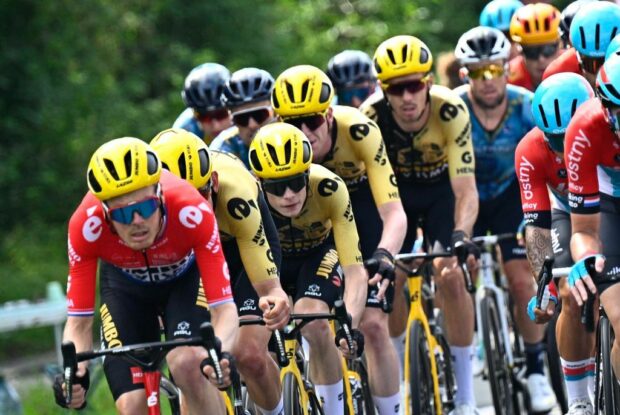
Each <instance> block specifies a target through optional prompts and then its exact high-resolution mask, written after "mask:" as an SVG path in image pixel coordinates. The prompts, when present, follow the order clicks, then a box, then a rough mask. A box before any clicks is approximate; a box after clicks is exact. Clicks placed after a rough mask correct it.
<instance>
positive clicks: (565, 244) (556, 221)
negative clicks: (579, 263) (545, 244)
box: [551, 209, 573, 268]
mask: <svg viewBox="0 0 620 415" xmlns="http://www.w3.org/2000/svg"><path fill="white" fill-rule="evenodd" d="M570 237H571V225H570V214H568V213H567V212H564V211H563V210H559V209H553V210H552V211H551V245H552V246H553V256H554V258H555V261H554V262H553V267H554V268H564V267H570V266H572V265H573V258H572V257H571V254H570Z"/></svg>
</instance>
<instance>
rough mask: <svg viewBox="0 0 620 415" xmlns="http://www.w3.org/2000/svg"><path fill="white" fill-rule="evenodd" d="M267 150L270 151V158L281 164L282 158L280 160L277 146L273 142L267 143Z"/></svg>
mask: <svg viewBox="0 0 620 415" xmlns="http://www.w3.org/2000/svg"><path fill="white" fill-rule="evenodd" d="M267 151H268V152H269V158H271V160H273V162H274V163H275V164H276V165H277V166H279V165H280V160H278V153H277V152H276V148H275V147H274V146H272V145H271V144H269V143H267Z"/></svg>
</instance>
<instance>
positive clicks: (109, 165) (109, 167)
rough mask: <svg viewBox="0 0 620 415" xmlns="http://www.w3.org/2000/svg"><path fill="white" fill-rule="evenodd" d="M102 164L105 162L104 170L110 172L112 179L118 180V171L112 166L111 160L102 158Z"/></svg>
mask: <svg viewBox="0 0 620 415" xmlns="http://www.w3.org/2000/svg"><path fill="white" fill-rule="evenodd" d="M103 164H105V168H106V170H107V171H108V172H109V173H110V175H111V176H112V177H113V178H114V180H119V177H118V173H117V172H116V167H114V163H112V160H109V159H103Z"/></svg>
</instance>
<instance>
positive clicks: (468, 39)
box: [454, 26, 510, 65]
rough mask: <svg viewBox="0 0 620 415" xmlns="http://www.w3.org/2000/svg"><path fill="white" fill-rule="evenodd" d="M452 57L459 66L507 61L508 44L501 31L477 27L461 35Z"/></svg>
mask: <svg viewBox="0 0 620 415" xmlns="http://www.w3.org/2000/svg"><path fill="white" fill-rule="evenodd" d="M454 55H455V56H456V58H457V59H458V61H459V62H460V63H461V65H469V64H472V63H478V62H480V61H485V60H495V59H504V60H508V57H509V56H510V42H509V41H508V38H507V37H506V35H504V33H502V31H501V30H499V29H495V28H493V27H486V26H478V27H474V28H473V29H470V30H468V31H467V32H465V33H463V35H462V36H461V38H460V39H459V41H458V43H457V45H456V49H455V50H454Z"/></svg>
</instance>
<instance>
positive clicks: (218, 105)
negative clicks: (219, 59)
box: [172, 63, 231, 144]
mask: <svg viewBox="0 0 620 415" xmlns="http://www.w3.org/2000/svg"><path fill="white" fill-rule="evenodd" d="M229 78H230V71H229V70H228V69H226V67H225V66H223V65H220V64H219V63H203V64H202V65H198V66H197V67H195V68H194V69H192V70H191V72H190V73H189V74H188V75H187V77H186V78H185V83H184V86H183V91H182V92H181V96H182V98H183V102H184V103H185V106H186V107H187V108H186V109H185V111H183V112H182V113H181V114H180V115H179V116H178V117H177V119H176V120H175V122H174V124H173V125H172V127H173V128H183V129H185V130H187V131H190V132H192V133H194V134H196V135H197V136H198V137H200V138H202V139H203V140H205V142H206V143H207V144H209V143H210V142H211V140H213V138H214V137H215V136H216V135H218V134H219V133H220V132H222V131H224V130H225V129H226V128H228V127H230V125H231V119H230V113H229V112H228V109H226V106H225V103H224V100H223V96H222V94H223V92H224V84H225V83H226V81H228V79H229Z"/></svg>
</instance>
